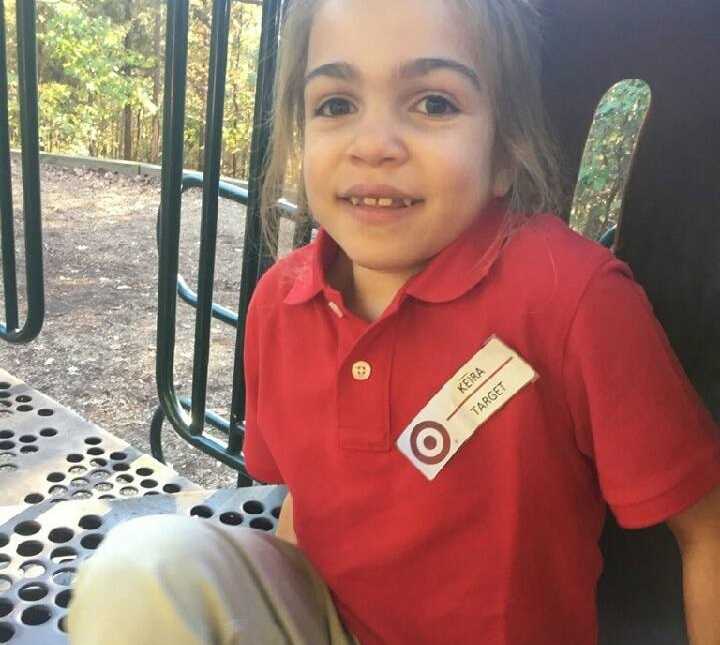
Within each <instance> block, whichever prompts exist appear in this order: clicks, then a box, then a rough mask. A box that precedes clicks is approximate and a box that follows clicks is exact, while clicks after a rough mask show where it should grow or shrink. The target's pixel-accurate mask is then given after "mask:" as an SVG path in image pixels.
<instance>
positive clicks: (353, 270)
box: [327, 249, 422, 323]
mask: <svg viewBox="0 0 720 645" xmlns="http://www.w3.org/2000/svg"><path fill="white" fill-rule="evenodd" d="M421 270H422V267H417V268H416V269H415V270H408V271H406V272H404V273H391V272H385V271H377V270H374V269H368V268H366V267H363V266H359V265H357V264H354V263H353V262H352V261H351V260H350V259H349V258H348V257H347V255H345V253H344V252H343V251H342V250H341V249H338V254H337V256H336V257H335V261H334V262H333V263H332V265H331V266H330V268H329V271H328V276H327V279H328V283H329V284H330V286H332V287H333V288H335V289H337V290H338V291H339V292H340V293H341V294H342V296H343V301H344V303H345V306H346V307H347V308H348V309H350V311H352V312H353V313H354V314H355V315H356V316H358V317H360V318H362V319H363V320H366V321H368V322H371V323H372V322H374V321H375V320H377V319H378V318H380V316H382V314H383V312H384V311H385V309H387V307H388V305H389V304H390V303H391V302H392V301H393V298H395V294H397V292H398V291H399V290H400V289H401V287H402V286H403V285H404V284H405V283H406V282H407V281H408V280H409V279H410V277H412V276H413V275H415V274H416V273H418V272H419V271H421Z"/></svg>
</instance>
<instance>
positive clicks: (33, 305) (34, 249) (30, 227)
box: [0, 0, 45, 343]
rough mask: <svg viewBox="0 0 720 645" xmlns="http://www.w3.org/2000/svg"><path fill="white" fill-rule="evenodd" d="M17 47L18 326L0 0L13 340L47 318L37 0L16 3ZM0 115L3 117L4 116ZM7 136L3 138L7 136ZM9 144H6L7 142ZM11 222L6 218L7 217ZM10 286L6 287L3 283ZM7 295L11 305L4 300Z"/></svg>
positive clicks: (5, 242)
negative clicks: (22, 292)
mask: <svg viewBox="0 0 720 645" xmlns="http://www.w3.org/2000/svg"><path fill="white" fill-rule="evenodd" d="M15 8H16V15H17V48H18V90H19V92H18V94H19V99H20V139H21V148H22V169H23V218H24V239H25V276H26V291H27V317H26V319H25V324H24V325H23V326H22V328H18V327H19V320H18V313H17V309H18V305H17V285H16V272H15V243H14V231H13V226H12V217H13V212H12V200H11V198H9V195H10V194H11V193H10V190H11V188H12V186H11V184H10V155H9V136H8V132H7V102H8V92H7V71H6V70H7V61H6V58H5V24H4V7H3V6H2V4H0V13H3V19H2V29H1V30H0V31H2V37H1V38H2V43H0V44H1V47H0V49H2V58H3V60H2V61H0V62H1V63H2V68H3V79H2V81H0V103H2V104H3V105H4V107H3V113H2V114H1V115H0V130H4V135H3V139H4V141H3V142H2V144H0V166H2V169H0V177H1V178H0V182H1V184H0V185H1V186H2V188H3V189H5V190H7V191H8V197H5V199H3V200H2V203H0V217H2V220H3V225H2V252H3V281H4V286H5V288H6V291H5V298H6V314H7V321H6V324H4V325H3V324H0V338H5V339H6V340H8V341H10V342H11V343H27V342H29V341H31V340H32V339H33V338H35V337H36V336H37V335H38V334H39V333H40V330H41V329H42V325H43V320H44V318H45V290H44V285H43V257H42V221H41V210H40V152H39V146H38V89H37V87H38V82H37V39H36V33H35V25H36V3H35V0H23V1H22V2H17V3H16V7H15ZM3 117H4V118H3ZM6 137H7V139H6ZM5 144H7V146H8V149H7V150H6V149H4V148H5ZM8 222H9V223H8ZM8 286H9V287H10V289H9V291H8V290H7V287H8ZM8 299H10V300H11V302H10V306H9V307H8V306H7V300H8Z"/></svg>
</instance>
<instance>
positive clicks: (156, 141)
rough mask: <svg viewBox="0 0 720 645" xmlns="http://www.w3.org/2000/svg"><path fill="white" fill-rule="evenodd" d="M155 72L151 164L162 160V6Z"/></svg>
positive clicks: (157, 22) (158, 18) (158, 12)
mask: <svg viewBox="0 0 720 645" xmlns="http://www.w3.org/2000/svg"><path fill="white" fill-rule="evenodd" d="M153 38H154V41H155V43H154V44H155V71H154V74H153V104H154V105H156V106H157V108H158V109H157V112H155V114H153V118H152V125H151V128H152V132H151V134H150V138H151V142H150V159H149V161H150V162H156V161H158V160H159V159H160V4H158V7H157V13H156V14H155V33H154V36H153Z"/></svg>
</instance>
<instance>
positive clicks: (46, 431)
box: [40, 428, 58, 437]
mask: <svg viewBox="0 0 720 645" xmlns="http://www.w3.org/2000/svg"><path fill="white" fill-rule="evenodd" d="M57 433H58V431H57V430H55V428H43V429H42V430H40V436H41V437H54V436H55V435H56V434H57Z"/></svg>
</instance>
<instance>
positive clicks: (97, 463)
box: [90, 459, 107, 468]
mask: <svg viewBox="0 0 720 645" xmlns="http://www.w3.org/2000/svg"><path fill="white" fill-rule="evenodd" d="M90 465H91V466H96V467H98V468H103V467H105V466H107V459H91V460H90Z"/></svg>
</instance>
